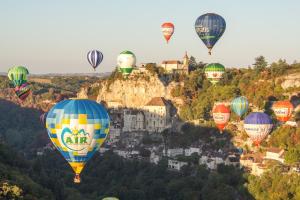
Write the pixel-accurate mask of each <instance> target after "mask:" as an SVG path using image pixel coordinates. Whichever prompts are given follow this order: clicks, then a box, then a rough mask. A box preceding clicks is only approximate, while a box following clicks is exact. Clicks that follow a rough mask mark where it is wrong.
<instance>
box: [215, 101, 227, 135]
mask: <svg viewBox="0 0 300 200" xmlns="http://www.w3.org/2000/svg"><path fill="white" fill-rule="evenodd" d="M213 118H214V121H215V123H216V125H217V127H218V129H219V130H220V132H221V133H222V132H223V130H224V128H225V126H226V125H227V123H228V121H229V118H230V109H229V108H228V107H227V106H225V105H224V104H219V105H216V106H215V107H214V109H213Z"/></svg>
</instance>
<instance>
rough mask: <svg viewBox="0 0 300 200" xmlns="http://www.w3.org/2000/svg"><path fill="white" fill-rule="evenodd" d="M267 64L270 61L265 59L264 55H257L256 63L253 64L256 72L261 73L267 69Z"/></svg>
mask: <svg viewBox="0 0 300 200" xmlns="http://www.w3.org/2000/svg"><path fill="white" fill-rule="evenodd" d="M267 65H268V63H267V61H266V60H265V57H264V56H258V57H256V58H255V63H254V64H253V66H254V70H255V72H256V74H259V73H260V72H262V71H264V70H265V69H266V67H267Z"/></svg>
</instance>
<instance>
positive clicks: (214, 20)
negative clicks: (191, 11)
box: [195, 13, 226, 55]
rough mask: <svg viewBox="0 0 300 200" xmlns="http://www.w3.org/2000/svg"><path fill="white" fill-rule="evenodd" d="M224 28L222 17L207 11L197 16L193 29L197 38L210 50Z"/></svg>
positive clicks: (209, 51)
mask: <svg viewBox="0 0 300 200" xmlns="http://www.w3.org/2000/svg"><path fill="white" fill-rule="evenodd" d="M225 29H226V22H225V20H224V18H223V17H221V16H220V15H217V14H214V13H207V14H204V15H201V16H200V17H198V18H197V20H196V22H195V30H196V33H197V34H198V36H199V38H200V39H201V40H202V42H203V43H204V44H205V46H206V47H207V48H208V53H209V54H210V55H211V50H212V48H213V47H214V45H215V44H216V43H217V41H218V40H219V39H220V38H221V37H222V35H223V33H224V32H225Z"/></svg>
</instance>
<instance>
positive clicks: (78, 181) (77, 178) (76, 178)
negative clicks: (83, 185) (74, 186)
mask: <svg viewBox="0 0 300 200" xmlns="http://www.w3.org/2000/svg"><path fill="white" fill-rule="evenodd" d="M80 182H81V179H80V176H79V174H75V177H74V183H80Z"/></svg>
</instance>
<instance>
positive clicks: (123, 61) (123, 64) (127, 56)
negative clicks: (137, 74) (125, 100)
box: [117, 51, 136, 76]
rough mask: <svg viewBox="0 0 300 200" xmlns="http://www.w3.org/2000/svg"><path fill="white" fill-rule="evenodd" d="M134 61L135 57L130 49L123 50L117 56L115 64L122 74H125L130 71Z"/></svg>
mask: <svg viewBox="0 0 300 200" xmlns="http://www.w3.org/2000/svg"><path fill="white" fill-rule="evenodd" d="M135 63H136V57H135V55H134V53H132V52H131V51H123V52H121V53H120V55H119V56H118V58H117V65H118V67H119V70H120V71H121V72H122V74H123V75H125V76H127V75H129V74H130V73H131V72H132V69H133V67H134V66H135Z"/></svg>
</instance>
